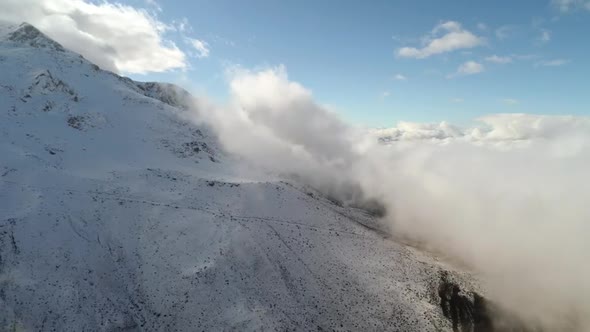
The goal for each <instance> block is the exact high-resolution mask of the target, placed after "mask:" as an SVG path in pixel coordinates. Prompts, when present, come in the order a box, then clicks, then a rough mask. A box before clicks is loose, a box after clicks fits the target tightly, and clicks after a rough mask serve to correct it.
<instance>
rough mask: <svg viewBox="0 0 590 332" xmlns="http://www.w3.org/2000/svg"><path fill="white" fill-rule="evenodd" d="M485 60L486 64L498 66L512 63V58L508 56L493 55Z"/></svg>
mask: <svg viewBox="0 0 590 332" xmlns="http://www.w3.org/2000/svg"><path fill="white" fill-rule="evenodd" d="M485 60H486V61H487V62H492V63H498V64H506V63H511V62H512V58H511V57H509V56H498V55H495V54H494V55H491V56H489V57H486V58H485Z"/></svg>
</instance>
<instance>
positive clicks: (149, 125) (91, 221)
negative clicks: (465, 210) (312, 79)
mask: <svg viewBox="0 0 590 332" xmlns="http://www.w3.org/2000/svg"><path fill="white" fill-rule="evenodd" d="M2 31H3V32H2V33H0V38H1V41H0V72H1V73H3V74H2V75H0V106H1V112H0V155H1V156H2V158H1V159H0V312H2V313H3V315H0V330H11V329H19V328H20V329H23V330H27V331H123V330H125V331H193V330H302V331H303V330H392V331H438V330H450V329H451V328H452V323H451V320H449V319H448V318H452V317H451V316H452V315H451V314H450V313H449V312H445V305H447V304H448V303H447V302H448V300H449V299H447V298H446V296H447V295H448V296H449V298H450V297H451V296H455V297H454V298H458V296H459V295H458V294H454V295H451V293H449V292H448V291H447V288H448V287H451V286H452V285H456V286H457V287H459V286H458V285H460V287H463V288H465V287H467V288H471V287H474V286H473V285H471V283H470V282H469V280H470V277H469V276H468V275H466V274H461V273H459V272H447V271H446V270H448V269H449V268H448V267H446V266H444V265H443V264H439V263H437V262H436V260H435V259H434V258H431V257H429V256H428V255H425V254H421V253H419V252H416V251H415V250H413V249H410V248H408V247H405V246H403V245H401V244H399V243H396V242H394V241H392V240H390V239H388V238H387V237H386V236H384V235H383V234H382V233H379V232H376V231H374V230H373V229H371V228H369V227H366V226H364V225H371V224H375V222H376V221H375V220H374V219H373V217H372V216H370V215H368V214H367V213H365V212H363V211H361V210H356V209H352V208H346V207H340V206H336V205H334V204H333V203H332V202H330V201H329V200H326V199H324V198H322V196H321V194H319V193H317V192H314V191H313V190H312V189H310V188H306V187H304V186H302V185H298V184H293V183H288V182H283V181H278V180H271V179H270V178H269V179H263V178H262V179H261V177H260V176H256V177H254V176H247V175H244V174H243V173H242V172H241V170H242V169H243V167H240V166H241V165H240V163H241V162H240V161H238V160H235V159H234V158H232V157H231V156H228V155H226V154H225V153H224V152H223V149H222V148H221V147H220V146H219V144H218V143H217V141H216V139H215V137H214V134H213V133H212V132H211V130H210V129H208V128H207V127H205V126H196V125H194V124H191V123H187V122H186V121H184V120H182V118H183V117H182V113H183V112H188V110H187V107H188V105H186V104H185V103H184V101H183V100H184V97H186V94H187V93H186V92H185V91H183V90H179V89H172V87H171V86H167V85H162V84H159V83H138V82H133V81H131V80H129V79H127V78H122V77H119V76H117V75H115V74H112V73H110V72H106V71H103V70H100V69H99V68H98V67H97V66H95V65H93V64H92V63H89V62H88V61H86V60H85V59H83V58H82V57H81V56H79V55H77V54H75V53H72V52H69V51H67V50H64V49H63V48H62V47H61V46H60V45H59V44H57V43H55V42H54V41H52V40H50V39H48V38H47V37H45V36H44V35H43V34H41V33H40V32H39V31H38V30H36V29H35V28H34V27H32V26H30V25H27V24H23V25H20V26H4V27H3V28H2ZM170 91H175V92H170ZM441 278H442V279H443V281H444V282H442V283H441ZM449 285H451V286H449ZM441 287H442V288H441ZM445 287H447V288H445ZM457 289H458V288H457ZM461 296H464V298H467V297H471V298H472V297H473V294H472V293H470V292H466V293H465V294H464V295H463V293H461ZM451 302H452V301H451ZM456 309H457V308H454V309H453V310H456ZM457 310H458V309H457ZM465 312H467V311H465ZM474 313H475V311H474V309H469V310H468V314H469V315H470V316H469V317H466V318H462V321H461V322H458V321H457V320H458V319H459V318H457V317H455V318H454V320H455V323H457V324H462V323H465V322H467V323H465V324H472V323H473V320H474V318H473V315H474ZM445 316H447V317H445ZM482 324H483V323H482Z"/></svg>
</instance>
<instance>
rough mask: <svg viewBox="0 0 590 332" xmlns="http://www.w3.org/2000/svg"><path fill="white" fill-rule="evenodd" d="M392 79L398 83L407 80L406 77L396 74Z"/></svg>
mask: <svg viewBox="0 0 590 332" xmlns="http://www.w3.org/2000/svg"><path fill="white" fill-rule="evenodd" d="M393 78H394V79H396V80H398V81H405V80H407V79H408V78H407V77H405V76H404V75H402V74H396V75H395V76H394V77H393Z"/></svg>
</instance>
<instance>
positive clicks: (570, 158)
mask: <svg viewBox="0 0 590 332" xmlns="http://www.w3.org/2000/svg"><path fill="white" fill-rule="evenodd" d="M229 86H230V92H231V93H230V94H231V101H230V102H229V103H228V104H227V105H221V106H216V105H205V106H203V104H202V103H199V104H196V107H195V109H194V110H193V112H189V113H188V114H191V115H192V116H194V120H195V121H201V122H202V121H205V122H207V123H209V124H210V125H211V126H212V127H213V128H215V130H216V132H217V133H218V135H219V138H220V141H221V142H222V143H223V145H224V147H225V149H226V150H227V151H228V152H230V153H233V154H236V155H238V156H240V157H241V158H243V159H244V160H247V161H248V162H250V163H252V164H255V165H259V166H262V167H263V168H264V169H267V170H270V171H271V172H273V173H275V174H276V173H281V174H295V175H296V176H297V177H298V178H299V179H300V180H301V181H303V182H304V183H307V184H308V185H310V186H313V187H315V188H318V189H319V190H320V191H322V192H324V193H328V194H330V196H331V197H335V198H336V199H338V200H340V201H341V202H343V204H355V205H356V204H358V203H362V202H363V201H366V199H369V198H372V199H377V200H378V201H379V202H380V203H382V204H383V205H384V206H385V207H386V211H387V214H386V216H385V217H384V218H383V219H382V227H385V228H386V229H389V230H390V231H391V233H392V234H395V236H399V237H403V238H404V239H407V240H408V241H410V242H412V241H413V242H415V243H420V245H421V246H423V247H425V248H426V249H430V250H434V251H438V252H442V253H443V254H444V255H445V256H447V257H452V258H454V259H456V260H459V261H460V262H462V263H464V264H466V265H467V266H469V267H470V268H471V269H473V270H474V271H475V272H476V273H478V274H479V275H480V276H481V281H482V282H483V283H484V284H485V285H484V286H485V289H487V290H488V292H487V294H488V296H489V297H490V298H491V300H492V301H494V302H496V303H498V304H499V305H500V306H502V307H504V308H507V309H510V310H512V311H513V312H514V313H515V314H516V315H517V316H518V317H519V318H521V319H524V320H526V321H528V322H534V324H535V326H538V325H541V326H542V327H544V329H543V330H550V331H562V330H566V328H565V327H567V326H572V325H570V324H573V326H582V327H583V326H588V324H590V300H589V299H590V289H589V288H588V287H586V285H587V282H588V279H589V278H590V266H589V265H588V263H587V253H588V252H589V251H590V242H588V241H587V234H588V231H590V229H589V228H588V227H589V226H588V225H589V224H588V220H590V211H589V210H588V208H587V199H588V197H589V196H590V191H589V189H588V187H587V186H583V185H580V184H583V183H588V182H590V173H589V172H588V171H587V165H588V164H589V163H590V118H584V117H572V116H539V115H531V114H495V115H490V116H486V117H483V118H481V119H479V122H478V123H477V124H476V125H474V126H472V127H459V126H454V125H452V124H450V123H448V122H441V123H435V124H424V123H409V122H401V123H399V124H398V125H397V126H396V127H393V128H386V129H379V130H370V131H367V130H366V129H362V128H356V127H354V126H351V125H349V124H347V123H345V122H344V121H343V120H342V119H340V118H339V117H338V116H337V115H336V114H335V113H333V112H332V111H330V110H328V109H327V108H325V107H323V106H321V105H320V104H318V103H317V102H316V101H315V100H314V98H313V95H312V93H311V91H309V90H307V89H306V88H305V87H304V86H302V85H301V84H299V83H297V82H293V81H290V80H289V78H288V76H287V73H286V70H285V68H284V67H282V66H279V67H276V68H270V69H263V70H258V71H250V70H243V69H240V68H238V69H237V70H232V71H231V74H230V75H229ZM379 142H386V143H387V144H382V143H381V144H380V143H379Z"/></svg>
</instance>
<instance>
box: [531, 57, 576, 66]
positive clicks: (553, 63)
mask: <svg viewBox="0 0 590 332" xmlns="http://www.w3.org/2000/svg"><path fill="white" fill-rule="evenodd" d="M569 62H570V60H567V59H554V60H543V61H539V62H537V63H535V66H541V67H559V66H563V65H566V64H568V63H569Z"/></svg>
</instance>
